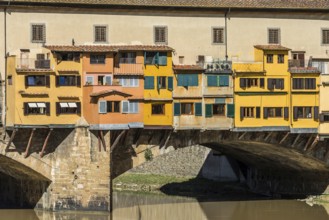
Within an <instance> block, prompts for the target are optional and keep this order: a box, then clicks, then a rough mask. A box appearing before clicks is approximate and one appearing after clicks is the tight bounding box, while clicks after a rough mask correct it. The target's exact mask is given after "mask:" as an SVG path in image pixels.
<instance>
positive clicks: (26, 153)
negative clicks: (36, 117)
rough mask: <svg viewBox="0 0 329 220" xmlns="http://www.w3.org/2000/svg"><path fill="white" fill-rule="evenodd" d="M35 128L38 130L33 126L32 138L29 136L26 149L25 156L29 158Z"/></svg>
mask: <svg viewBox="0 0 329 220" xmlns="http://www.w3.org/2000/svg"><path fill="white" fill-rule="evenodd" d="M35 130H36V129H35V128H32V131H31V134H30V138H29V142H28V143H27V146H26V150H25V155H24V157H25V158H27V156H28V155H29V150H30V147H31V144H32V138H33V135H34V131H35Z"/></svg>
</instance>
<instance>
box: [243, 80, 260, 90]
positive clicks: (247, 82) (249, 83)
mask: <svg viewBox="0 0 329 220" xmlns="http://www.w3.org/2000/svg"><path fill="white" fill-rule="evenodd" d="M258 86H259V79H258V78H240V88H246V87H248V88H250V87H258Z"/></svg>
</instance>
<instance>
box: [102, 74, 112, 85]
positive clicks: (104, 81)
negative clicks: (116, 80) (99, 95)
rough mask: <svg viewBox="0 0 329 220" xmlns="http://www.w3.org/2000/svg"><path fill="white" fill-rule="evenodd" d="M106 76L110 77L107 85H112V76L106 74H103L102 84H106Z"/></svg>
mask: <svg viewBox="0 0 329 220" xmlns="http://www.w3.org/2000/svg"><path fill="white" fill-rule="evenodd" d="M106 78H110V84H108V86H110V85H112V83H113V80H112V76H108V75H105V76H104V78H103V84H104V85H106Z"/></svg>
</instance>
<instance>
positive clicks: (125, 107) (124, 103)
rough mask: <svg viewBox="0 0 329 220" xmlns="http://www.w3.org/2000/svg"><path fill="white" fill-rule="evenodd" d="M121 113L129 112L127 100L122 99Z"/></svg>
mask: <svg viewBox="0 0 329 220" xmlns="http://www.w3.org/2000/svg"><path fill="white" fill-rule="evenodd" d="M122 113H129V102H128V101H122Z"/></svg>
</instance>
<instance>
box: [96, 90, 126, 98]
mask: <svg viewBox="0 0 329 220" xmlns="http://www.w3.org/2000/svg"><path fill="white" fill-rule="evenodd" d="M108 95H121V96H123V97H128V96H131V95H130V94H128V93H125V92H120V91H117V90H103V91H100V92H94V93H91V94H90V97H98V96H108Z"/></svg>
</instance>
